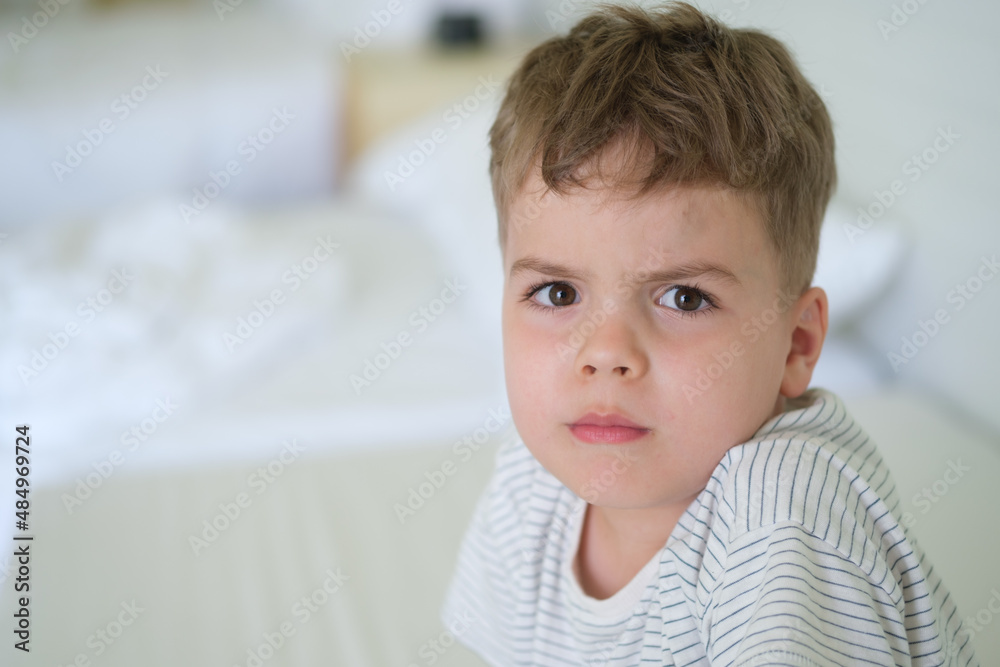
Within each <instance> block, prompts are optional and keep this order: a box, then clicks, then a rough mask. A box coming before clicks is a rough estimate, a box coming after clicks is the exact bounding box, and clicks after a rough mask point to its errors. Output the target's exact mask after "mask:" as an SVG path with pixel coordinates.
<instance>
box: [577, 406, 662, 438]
mask: <svg viewBox="0 0 1000 667" xmlns="http://www.w3.org/2000/svg"><path fill="white" fill-rule="evenodd" d="M567 425H568V426H569V430H570V431H571V432H572V433H573V435H574V436H576V438H578V439H579V440H583V441H584V442H591V443H596V442H606V443H612V444H616V443H623V442H631V441H633V440H637V439H638V438H641V437H643V436H644V435H646V434H647V433H649V429H648V428H646V427H644V426H640V425H639V424H636V423H635V422H634V421H632V420H631V419H627V418H625V417H623V416H621V415H619V414H615V413H611V414H607V415H599V414H597V413H596V412H588V413H587V414H585V415H584V416H582V417H580V418H579V419H578V420H576V421H575V422H573V423H571V424H567Z"/></svg>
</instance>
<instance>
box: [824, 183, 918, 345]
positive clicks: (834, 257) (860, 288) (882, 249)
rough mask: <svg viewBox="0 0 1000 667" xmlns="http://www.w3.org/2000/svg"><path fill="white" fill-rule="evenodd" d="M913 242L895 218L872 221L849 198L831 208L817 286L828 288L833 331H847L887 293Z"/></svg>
mask: <svg viewBox="0 0 1000 667" xmlns="http://www.w3.org/2000/svg"><path fill="white" fill-rule="evenodd" d="M907 247H908V242H907V239H906V237H905V236H904V235H903V232H902V228H901V226H900V225H899V224H898V223H896V222H894V221H891V220H879V221H877V222H872V223H869V222H868V219H865V218H860V223H859V211H856V210H852V209H851V208H850V207H849V206H848V204H847V203H846V202H844V201H841V200H838V199H834V200H833V201H832V202H830V205H829V207H827V212H826V218H825V219H824V220H823V229H822V231H821V232H820V245H819V258H818V259H817V262H816V274H815V276H814V277H813V285H816V286H818V287H822V288H823V289H824V290H826V293H827V297H829V301H830V331H831V332H832V333H835V332H838V331H843V330H845V329H847V328H848V327H849V326H850V325H851V324H853V323H855V322H857V321H858V319H859V318H860V317H861V316H863V315H864V314H865V313H867V312H870V309H871V306H872V305H873V304H874V303H875V302H876V301H877V300H878V299H880V298H881V297H883V296H885V293H886V291H887V289H888V287H889V286H890V285H891V283H892V281H893V278H894V277H895V276H896V275H897V274H898V273H899V270H900V266H901V264H902V261H903V258H904V257H905V254H906V250H907Z"/></svg>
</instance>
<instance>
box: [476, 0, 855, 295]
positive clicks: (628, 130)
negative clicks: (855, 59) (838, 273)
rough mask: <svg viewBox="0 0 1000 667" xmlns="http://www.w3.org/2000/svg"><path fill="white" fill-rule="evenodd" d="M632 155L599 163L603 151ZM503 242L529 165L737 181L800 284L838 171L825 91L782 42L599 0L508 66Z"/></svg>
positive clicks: (501, 156)
mask: <svg viewBox="0 0 1000 667" xmlns="http://www.w3.org/2000/svg"><path fill="white" fill-rule="evenodd" d="M615 143H619V144H622V145H624V147H625V148H626V149H627V151H628V152H629V155H628V164H627V165H626V167H627V168H626V169H625V170H624V171H621V172H618V173H611V174H608V173H607V172H606V170H603V169H601V167H602V166H603V165H601V164H600V158H601V157H602V156H603V155H604V154H605V149H607V148H608V147H609V146H611V145H613V144H615ZM490 144H491V148H492V160H491V163H490V174H491V177H492V182H493V194H494V199H495V201H496V204H497V209H498V212H499V223H500V228H499V236H500V245H501V248H502V249H503V250H504V251H505V250H506V240H507V234H508V229H509V227H510V226H511V225H519V224H526V223H528V222H530V217H531V216H528V218H529V219H527V220H521V219H515V220H512V219H511V216H510V207H511V204H512V203H513V201H514V200H515V199H516V198H517V197H519V196H521V195H523V194H525V193H524V186H525V182H526V180H527V179H528V178H529V176H530V175H531V174H532V172H536V171H540V176H541V179H542V181H543V182H544V185H545V187H546V188H550V189H552V190H555V191H556V192H558V193H562V194H565V193H567V192H569V191H570V190H571V189H572V188H573V187H574V186H580V185H581V184H583V183H584V182H585V181H586V179H587V177H588V176H591V175H594V174H597V173H601V175H603V176H610V179H609V180H610V181H611V182H610V185H611V187H612V188H614V189H618V190H633V191H634V192H636V193H638V194H640V195H641V194H646V193H648V192H651V191H653V190H657V189H662V188H664V187H668V186H670V185H674V184H686V183H711V184H718V185H723V186H727V187H729V188H732V189H733V190H735V191H736V192H737V193H738V194H740V195H741V197H743V198H744V199H746V200H747V201H748V203H749V204H750V205H751V206H753V207H754V209H755V210H756V212H757V213H758V214H759V216H760V217H761V219H762V220H763V224H764V228H765V231H766V234H767V237H768V239H769V241H770V242H771V244H772V246H773V247H774V249H775V251H776V252H777V254H778V262H779V267H780V271H781V276H782V282H783V286H784V287H785V288H786V289H788V290H790V291H794V292H797V293H801V292H802V291H804V290H805V289H806V288H807V287H808V286H809V284H810V282H811V280H812V276H813V272H814V270H815V266H816V254H817V249H818V247H819V229H820V223H821V221H822V218H823V213H824V211H825V209H826V205H827V202H828V201H829V199H830V196H831V194H832V192H833V189H834V185H835V182H836V167H835V164H834V139H833V129H832V126H831V123H830V117H829V115H828V114H827V111H826V107H825V106H824V104H823V101H822V99H821V98H820V97H819V95H818V94H817V93H816V91H815V90H813V88H812V86H810V84H809V82H808V81H807V80H806V79H805V77H803V75H802V73H801V72H800V71H799V70H798V68H797V67H796V65H795V62H794V61H793V59H792V57H791V55H790V54H789V53H788V51H787V49H785V47H784V46H783V45H782V44H781V43H780V42H778V41H777V40H775V39H774V38H772V37H770V36H768V35H765V34H763V33H761V32H758V31H755V30H736V29H730V28H727V27H725V26H724V25H722V24H720V23H718V22H716V21H715V20H713V19H712V18H710V17H707V16H705V15H704V14H702V13H701V12H699V11H698V10H697V9H695V8H694V7H692V6H691V5H688V4H684V3H679V4H675V5H671V6H669V8H668V9H666V10H663V11H660V12H657V13H649V12H646V11H644V10H641V9H638V8H625V7H606V8H605V9H604V10H603V11H600V12H598V13H595V14H592V15H590V16H588V17H587V18H585V19H583V20H582V21H580V22H579V23H578V24H577V25H576V26H575V27H574V28H573V29H572V30H571V31H570V33H569V34H568V35H566V36H564V37H555V38H552V39H550V40H548V41H546V42H545V43H543V44H542V45H540V46H538V47H536V48H535V49H534V50H532V51H531V52H530V53H529V54H528V55H527V57H526V58H525V59H524V61H523V62H522V64H521V66H520V67H519V68H518V70H517V71H516V72H515V73H514V75H513V76H512V77H511V79H510V82H509V85H508V92H507V94H506V97H505V99H504V100H503V104H502V106H501V107H500V112H499V114H498V116H497V119H496V122H495V123H494V125H493V128H492V130H491V134H490Z"/></svg>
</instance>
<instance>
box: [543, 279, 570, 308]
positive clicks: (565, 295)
mask: <svg viewBox="0 0 1000 667" xmlns="http://www.w3.org/2000/svg"><path fill="white" fill-rule="evenodd" d="M548 289H549V299H550V300H551V301H552V305H553V306H571V305H573V302H574V301H576V290H575V289H573V288H572V287H571V286H570V285H567V284H566V283H554V284H552V285H550V286H549V288H548Z"/></svg>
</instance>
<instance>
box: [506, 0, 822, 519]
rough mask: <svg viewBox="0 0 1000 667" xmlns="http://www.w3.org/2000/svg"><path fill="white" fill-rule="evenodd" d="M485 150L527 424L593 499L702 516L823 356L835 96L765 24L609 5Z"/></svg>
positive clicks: (509, 361) (547, 62)
mask: <svg viewBox="0 0 1000 667" xmlns="http://www.w3.org/2000/svg"><path fill="white" fill-rule="evenodd" d="M491 146H492V150H493V158H492V162H491V166H490V170H491V175H492V178H493V189H494V195H495V199H496V203H497V208H498V212H499V220H500V242H501V248H502V251H503V255H504V301H503V334H504V360H505V371H506V379H507V389H508V397H509V399H510V403H511V410H512V414H513V416H514V420H515V423H516V424H517V427H518V431H519V433H520V434H521V436H522V437H523V438H524V441H525V443H526V444H527V445H528V447H529V448H530V449H531V450H532V453H533V454H534V455H535V457H536V458H537V459H538V460H539V461H540V462H541V463H542V464H543V465H544V466H545V467H546V468H547V469H548V470H549V471H550V472H552V473H553V474H555V475H556V476H557V477H558V478H559V479H560V480H561V481H562V482H563V483H565V484H566V485H567V486H568V487H570V488H571V489H572V490H573V491H574V492H576V493H577V494H578V495H579V496H581V497H582V498H584V499H586V500H588V501H590V502H593V503H599V504H601V505H602V506H607V507H621V508H636V507H651V506H660V505H665V504H675V505H677V506H686V502H689V501H690V499H691V498H692V497H693V496H694V495H696V494H697V493H698V492H699V491H700V490H701V489H702V488H704V485H705V482H706V481H707V478H708V475H709V474H710V473H711V470H712V469H713V468H714V467H715V465H716V464H717V463H718V462H719V460H720V459H721V458H722V456H723V455H724V453H725V451H726V450H727V449H728V448H730V447H732V446H733V445H735V444H738V443H739V442H742V441H745V440H747V439H748V438H749V437H750V436H752V435H753V433H754V432H755V431H756V430H757V429H758V428H759V427H760V426H761V425H762V424H763V423H764V422H765V421H766V420H767V419H768V418H769V417H771V416H772V415H774V414H775V413H776V412H777V411H779V410H780V409H781V406H782V402H783V400H784V398H786V397H787V398H791V397H796V396H798V395H800V394H801V393H802V392H803V391H805V389H806V388H807V387H808V383H809V380H810V379H811V375H812V369H813V367H814V365H815V362H816V360H817V359H818V356H819V351H820V349H821V347H822V343H823V338H824V336H825V332H826V298H825V295H824V294H823V291H822V290H821V289H819V288H810V287H809V285H810V282H811V280H812V274H813V271H814V268H815V262H816V254H817V248H818V239H819V227H820V223H821V220H822V217H823V213H824V210H825V208H826V204H827V202H828V200H829V198H830V195H831V192H832V189H833V186H834V181H835V168H834V156H833V134H832V129H831V124H830V119H829V116H828V115H827V113H826V109H825V107H824V105H823V103H822V101H821V100H820V98H819V97H818V96H817V95H816V93H815V91H814V90H813V89H812V88H811V87H810V85H809V84H808V82H807V81H806V80H805V79H804V78H803V76H802V75H801V73H800V72H799V71H798V69H797V68H796V66H795V64H794V62H793V61H792V59H791V57H790V56H789V54H788V52H787V51H786V50H785V49H784V47H782V46H781V45H780V44H779V43H778V42H777V41H775V40H774V39H772V38H770V37H767V36H766V35H763V34H762V33H759V32H755V31H749V30H730V29H728V28H725V27H724V26H721V25H719V24H718V23H715V22H714V21H712V20H711V19H709V18H707V17H705V16H704V15H702V14H701V13H700V12H698V11H697V10H696V9H694V8H693V7H691V6H690V5H686V4H678V5H674V6H671V7H670V8H669V9H668V10H665V11H662V12H659V13H652V14H651V13H647V12H645V11H644V10H639V9H625V8H616V7H609V8H605V9H603V10H602V11H600V12H598V13H596V14H593V15H591V16H589V17H587V18H585V19H583V20H582V21H581V22H580V23H579V24H578V25H577V26H576V27H575V28H573V30H572V31H571V32H570V33H569V35H568V36H566V37H559V38H554V39H551V40H549V41H547V42H545V43H544V44H542V45H541V46H539V47H537V48H536V49H534V50H533V51H532V52H531V53H529V54H528V56H527V57H526V58H525V60H524V62H523V63H522V65H521V67H520V68H519V69H518V71H517V72H516V73H515V74H514V75H513V77H512V79H511V81H510V84H509V89H508V92H507V95H506V97H505V99H504V101H503V103H502V106H501V108H500V112H499V114H498V117H497V120H496V122H495V123H494V126H493V128H492V131H491ZM595 415H596V417H595ZM602 417H607V418H610V419H611V420H612V421H614V420H615V419H616V417H617V418H621V417H623V418H625V419H626V420H628V421H629V422H630V423H631V426H633V427H635V426H638V427H639V428H629V427H622V426H619V427H615V426H613V425H612V426H610V427H608V426H607V425H606V424H603V423H602V419H601V418H602ZM618 421H619V422H620V421H621V419H618ZM611 443H617V444H611ZM622 481H626V482H627V483H617V482H622Z"/></svg>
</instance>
